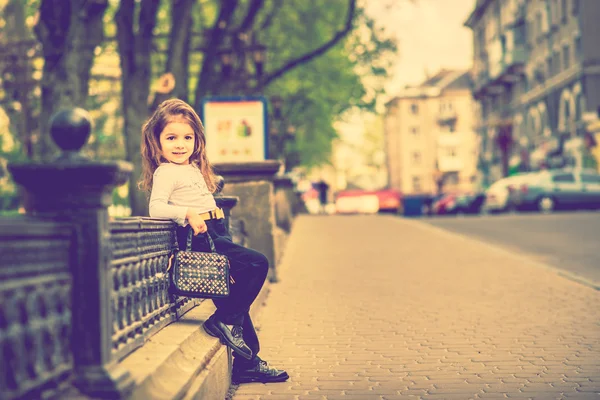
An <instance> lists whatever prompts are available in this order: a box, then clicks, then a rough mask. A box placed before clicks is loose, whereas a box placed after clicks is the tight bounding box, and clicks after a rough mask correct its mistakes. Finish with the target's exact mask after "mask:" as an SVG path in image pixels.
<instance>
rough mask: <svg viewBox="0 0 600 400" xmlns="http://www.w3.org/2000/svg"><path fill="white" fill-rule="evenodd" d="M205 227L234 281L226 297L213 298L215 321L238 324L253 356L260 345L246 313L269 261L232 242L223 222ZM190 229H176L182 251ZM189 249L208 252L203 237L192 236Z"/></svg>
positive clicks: (263, 280)
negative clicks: (223, 257)
mask: <svg viewBox="0 0 600 400" xmlns="http://www.w3.org/2000/svg"><path fill="white" fill-rule="evenodd" d="M206 225H207V226H208V233H209V234H210V237H211V238H212V240H213V242H214V244H215V250H216V251H217V253H219V254H223V255H224V256H226V257H227V258H228V259H229V273H230V275H231V276H232V277H233V279H234V281H235V283H233V284H231V285H230V292H229V296H228V297H226V298H223V299H213V303H214V304H215V306H216V307H217V311H215V313H214V318H216V319H217V320H219V321H221V322H223V323H224V324H228V325H241V326H242V328H243V332H244V341H245V342H246V344H247V345H248V347H250V349H251V350H252V354H253V355H256V354H257V353H258V351H259V350H260V345H259V342H258V337H257V335H256V330H255V329H254V325H253V323H252V320H251V319H250V314H249V311H250V306H251V305H252V303H253V302H254V299H256V296H258V293H259V292H260V289H261V288H262V286H263V284H264V283H265V279H266V278H267V272H268V270H269V260H267V258H266V257H265V256H264V255H263V254H262V253H259V252H258V251H256V250H252V249H249V248H247V247H244V246H240V245H239V244H236V243H233V241H232V240H231V236H230V235H229V233H228V232H227V228H226V227H225V223H224V220H223V219H213V220H208V221H206ZM189 229H190V227H189V226H187V227H178V228H177V243H178V244H179V248H180V249H182V250H183V249H185V246H186V243H187V235H188V231H189ZM192 250H194V251H204V252H206V251H210V247H209V245H208V242H207V241H206V237H205V236H204V235H198V236H194V237H193V240H192ZM236 361H237V362H241V361H242V359H241V358H239V359H237V358H236ZM244 361H245V360H244Z"/></svg>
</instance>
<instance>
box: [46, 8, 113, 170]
mask: <svg viewBox="0 0 600 400" xmlns="http://www.w3.org/2000/svg"><path fill="white" fill-rule="evenodd" d="M107 6H108V0H70V1H65V0H42V1H41V4H40V17H39V22H38V24H37V25H36V27H35V32H36V35H37V37H38V39H39V40H40V42H41V43H42V54H43V56H44V68H43V75H42V82H41V89H42V111H41V115H40V124H39V126H40V139H39V145H40V153H41V155H42V157H43V158H47V157H48V156H50V155H51V153H52V152H53V150H52V147H51V145H50V143H51V141H50V136H49V126H48V123H49V120H50V117H51V116H52V115H53V114H54V113H55V112H56V111H58V110H59V109H61V108H64V107H85V104H86V100H87V97H88V89H89V79H90V69H91V67H92V64H93V62H94V56H95V55H94V51H95V49H96V47H97V46H99V45H100V44H101V43H102V40H103V39H104V23H103V17H104V12H105V11H106V8H107Z"/></svg>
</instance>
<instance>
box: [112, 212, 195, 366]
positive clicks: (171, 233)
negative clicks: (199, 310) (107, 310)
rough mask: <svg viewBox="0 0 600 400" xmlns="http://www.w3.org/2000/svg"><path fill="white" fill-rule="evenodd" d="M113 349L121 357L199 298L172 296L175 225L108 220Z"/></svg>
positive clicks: (138, 220)
mask: <svg viewBox="0 0 600 400" xmlns="http://www.w3.org/2000/svg"><path fill="white" fill-rule="evenodd" d="M110 231H111V235H110V244H111V252H112V270H111V273H112V281H113V284H114V286H113V290H112V310H113V312H112V315H113V336H112V352H113V354H114V356H115V357H116V358H117V359H122V358H123V357H125V356H126V355H127V354H129V353H131V351H133V350H135V349H136V348H137V347H139V346H142V345H143V344H144V342H145V341H146V340H147V339H148V338H149V337H150V336H152V335H153V334H154V333H156V332H157V331H158V330H160V329H161V328H162V327H164V326H165V325H166V324H168V323H169V322H172V321H174V320H176V319H177V318H178V317H179V316H180V315H181V314H182V313H185V312H186V311H187V310H189V309H190V308H192V307H193V306H195V305H197V304H200V302H201V301H202V300H192V299H189V298H186V297H177V296H171V295H170V294H169V292H168V288H169V281H168V275H167V265H168V259H169V253H170V251H171V249H172V247H173V246H174V245H175V244H176V236H175V224H174V223H173V222H168V221H160V220H152V219H148V218H124V219H119V220H117V221H113V222H111V224H110Z"/></svg>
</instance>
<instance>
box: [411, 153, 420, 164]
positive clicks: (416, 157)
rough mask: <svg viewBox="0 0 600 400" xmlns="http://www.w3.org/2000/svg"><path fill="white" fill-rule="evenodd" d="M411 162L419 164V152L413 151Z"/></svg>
mask: <svg viewBox="0 0 600 400" xmlns="http://www.w3.org/2000/svg"><path fill="white" fill-rule="evenodd" d="M412 159H413V163H415V164H420V163H421V153H419V152H418V151H415V152H413V153H412Z"/></svg>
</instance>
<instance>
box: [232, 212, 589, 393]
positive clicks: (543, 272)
mask: <svg viewBox="0 0 600 400" xmlns="http://www.w3.org/2000/svg"><path fill="white" fill-rule="evenodd" d="M536 217H537V216H527V218H529V219H536ZM545 217H546V216H539V218H540V219H541V218H545ZM511 218H513V217H510V216H509V217H506V218H504V217H500V218H499V219H497V220H494V221H497V222H498V223H500V224H502V221H507V222H508V221H509V220H510V219H511ZM516 218H525V217H522V216H519V217H516ZM548 218H549V219H548V221H552V220H556V219H559V220H560V219H561V217H560V216H556V217H555V216H550V217H548ZM486 219H487V218H486ZM582 219H585V216H582ZM424 220H425V219H410V218H398V217H395V216H391V215H351V216H337V215H335V216H305V215H302V216H299V217H298V218H297V219H296V220H295V221H294V228H293V230H292V233H291V235H290V237H289V239H288V242H287V247H286V251H285V255H284V256H283V260H282V262H281V263H280V264H278V266H277V268H278V277H279V281H278V282H277V283H274V284H272V285H270V286H269V295H268V297H267V298H266V303H265V305H264V307H263V308H262V309H261V311H260V313H259V315H258V317H257V319H256V324H257V325H256V326H257V327H258V328H257V329H258V333H259V336H260V340H261V351H260V357H261V358H262V359H264V360H266V361H268V362H269V363H270V364H271V365H273V366H275V367H278V368H284V369H286V370H287V372H288V373H289V375H290V379H289V380H288V381H286V382H280V383H270V384H266V385H265V384H261V383H250V384H242V385H239V386H237V387H235V393H233V396H232V398H233V400H275V399H286V400H287V399H292V400H308V399H309V400H312V399H314V400H317V399H319V400H353V399H356V400H403V399H408V398H416V399H417V398H418V399H427V400H433V399H444V400H450V399H461V400H463V399H465V400H466V399H500V398H502V399H505V398H519V399H543V400H547V399H561V400H562V399H571V398H574V399H580V400H583V399H598V394H599V393H600V358H599V357H598V354H600V331H599V330H598V320H599V316H600V291H598V290H594V289H592V288H591V287H588V286H585V285H582V284H580V283H578V282H574V281H573V280H570V279H567V278H565V277H563V276H560V275H559V274H557V273H556V272H555V271H554V270H550V269H548V268H543V267H540V265H538V264H539V263H536V262H533V261H530V260H527V259H526V258H524V257H520V256H514V255H512V254H510V253H509V252H507V251H504V250H502V249H500V250H498V247H497V246H495V245H488V244H486V243H484V242H483V241H481V240H477V239H471V238H468V237H466V236H465V235H461V234H456V233H453V232H449V231H446V230H444V229H441V228H438V227H435V226H431V225H430V224H427V223H424V222H422V221H424ZM480 221H484V218H482V219H481V220H479V219H477V220H473V221H467V219H466V218H465V219H464V221H462V220H450V219H448V220H447V221H441V220H440V223H442V222H445V223H447V224H452V223H455V224H467V226H468V224H472V225H481V226H483V225H485V224H479V223H478V222H480ZM596 221H598V220H596ZM432 222H434V223H435V222H436V221H435V220H432ZM577 223H578V222H577ZM581 223H582V224H583V222H581ZM557 224H560V222H557ZM523 225H524V226H527V227H528V226H529V225H527V223H525V224H523ZM490 226H493V225H490ZM532 226H536V225H535V224H532ZM523 229H524V228H523ZM528 229H529V228H528ZM540 229H542V228H541V227H540ZM586 243H590V242H586Z"/></svg>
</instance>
